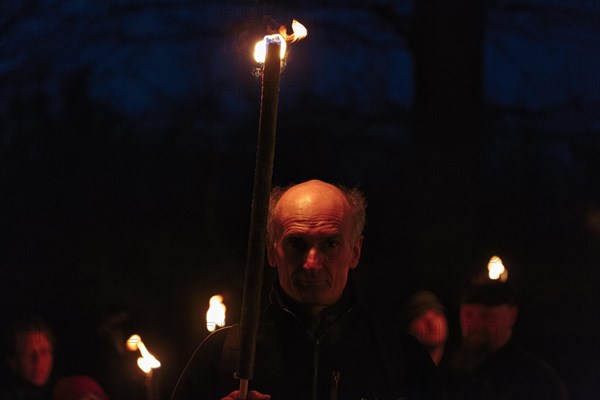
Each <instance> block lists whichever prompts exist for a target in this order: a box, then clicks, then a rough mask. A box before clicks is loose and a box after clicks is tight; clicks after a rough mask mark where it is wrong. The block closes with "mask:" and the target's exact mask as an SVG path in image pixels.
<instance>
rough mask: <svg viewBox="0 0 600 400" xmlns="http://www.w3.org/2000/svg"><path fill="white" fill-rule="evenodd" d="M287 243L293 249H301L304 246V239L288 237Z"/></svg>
mask: <svg viewBox="0 0 600 400" xmlns="http://www.w3.org/2000/svg"><path fill="white" fill-rule="evenodd" d="M287 245H288V246H289V247H290V248H291V249H294V250H302V249H304V247H306V246H305V244H304V241H303V240H302V239H300V238H289V239H288V240H287Z"/></svg>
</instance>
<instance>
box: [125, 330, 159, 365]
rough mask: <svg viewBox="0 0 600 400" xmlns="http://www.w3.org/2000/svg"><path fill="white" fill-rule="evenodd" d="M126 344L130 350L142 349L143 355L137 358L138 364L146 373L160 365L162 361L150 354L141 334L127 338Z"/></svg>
mask: <svg viewBox="0 0 600 400" xmlns="http://www.w3.org/2000/svg"><path fill="white" fill-rule="evenodd" d="M126 346H127V349H128V350H129V351H136V350H139V351H140V354H141V355H142V356H141V357H139V358H138V359H137V364H138V367H140V369H141V370H142V371H144V372H145V373H146V374H148V373H150V372H151V371H152V370H153V369H156V368H159V367H160V361H158V360H157V359H156V358H155V357H154V356H153V355H152V354H150V352H149V351H148V349H147V348H146V345H144V342H142V338H141V337H140V336H139V335H131V337H130V338H129V339H127V344H126Z"/></svg>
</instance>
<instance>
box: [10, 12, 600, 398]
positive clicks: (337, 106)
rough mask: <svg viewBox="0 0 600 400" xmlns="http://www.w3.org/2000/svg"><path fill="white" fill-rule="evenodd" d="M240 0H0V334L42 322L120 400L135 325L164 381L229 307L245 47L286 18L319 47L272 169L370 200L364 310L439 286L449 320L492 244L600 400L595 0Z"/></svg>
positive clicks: (244, 180) (532, 319) (236, 279)
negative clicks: (127, 340) (208, 320)
mask: <svg viewBox="0 0 600 400" xmlns="http://www.w3.org/2000/svg"><path fill="white" fill-rule="evenodd" d="M248 3H249V2H243V1H239V2H238V1H221V2H212V1H186V0H178V1H160V0H159V1H118V2H90V1H66V0H63V1H60V0H56V1H49V0H46V1H31V2H16V1H8V2H3V3H2V5H0V15H2V17H0V54H2V56H1V57H0V88H1V90H0V226H1V230H0V233H1V234H2V236H0V238H1V239H2V240H1V243H0V257H1V258H0V263H1V264H2V268H1V270H0V285H1V294H0V310H1V312H2V315H3V318H2V320H3V324H7V323H8V322H9V321H10V320H11V319H12V318H15V317H16V316H18V315H21V314H23V313H27V312H35V313H37V314H40V315H42V316H44V317H45V318H46V319H47V320H48V321H49V322H50V323H51V324H52V325H53V326H54V327H55V328H56V330H57V333H58V336H59V338H60V342H59V346H60V347H59V360H58V361H59V367H60V368H62V370H63V371H64V372H65V373H88V374H92V375H94V376H96V377H98V379H99V380H101V382H102V383H103V384H104V385H105V386H106V387H107V388H108V389H111V390H113V393H112V394H113V398H114V400H119V399H121V398H122V399H124V400H132V397H137V396H139V391H140V390H142V389H143V387H142V386H141V385H143V377H142V376H141V375H140V373H139V372H138V371H137V369H136V368H137V367H135V365H134V360H133V358H132V355H130V354H126V355H123V354H119V353H118V352H117V351H116V350H115V348H114V347H111V345H110V341H111V340H113V339H114V338H119V339H118V340H117V341H118V342H119V343H122V341H123V340H122V339H123V337H126V336H127V335H129V334H131V333H133V332H138V333H140V334H141V335H142V338H143V339H145V342H146V343H147V344H148V346H149V347H150V350H151V351H153V350H154V352H155V353H156V354H157V356H158V358H160V359H161V360H162V361H163V368H162V370H161V374H162V377H161V378H160V379H162V386H163V390H164V391H165V393H166V392H168V389H169V388H170V387H171V386H172V384H173V379H174V377H175V376H176V374H177V373H178V372H179V370H180V369H181V368H182V366H183V363H184V361H185V359H186V358H187V355H188V354H189V352H190V350H191V349H192V348H193V347H194V346H195V344H196V343H198V342H199V340H200V339H201V338H202V337H204V335H205V334H206V333H205V331H204V329H203V324H204V321H203V316H204V313H205V310H206V307H207V306H208V299H209V297H210V296H211V295H212V294H214V293H223V294H224V295H225V302H226V304H227V305H228V306H229V310H230V314H229V321H231V322H235V321H237V319H238V318H239V308H240V301H241V291H242V287H243V269H244V259H245V251H246V240H247V239H246V238H247V232H248V219H249V211H250V196H251V190H252V175H253V170H254V156H255V146H256V131H257V129H256V128H257V125H258V106H259V94H260V80H259V78H257V76H256V75H255V72H256V71H255V68H256V65H255V64H254V63H253V61H252V59H251V55H250V51H251V48H252V46H253V44H254V41H255V40H257V39H259V38H260V37H262V35H264V33H265V26H266V23H265V21H266V18H265V17H264V16H269V17H272V18H274V19H276V20H277V21H278V22H280V23H286V24H289V23H290V21H291V18H297V19H299V20H300V21H301V22H302V23H304V24H305V25H306V26H307V28H308V30H309V36H308V38H307V39H305V40H304V41H302V42H299V43H296V44H294V45H292V47H291V49H290V53H289V54H288V59H287V65H286V66H285V69H284V71H283V74H282V80H281V94H280V107H279V121H278V133H277V134H278V139H277V149H276V157H275V167H274V178H273V180H274V183H276V184H287V183H289V182H292V181H301V180H304V179H309V178H314V177H316V178H321V179H324V180H331V181H335V182H339V183H342V184H345V185H348V186H354V185H359V186H360V187H361V188H362V189H363V190H364V191H365V193H366V195H367V198H368V201H369V206H368V215H369V218H368V225H367V230H366V239H365V243H364V250H363V258H362V261H361V267H360V268H359V269H358V270H356V271H355V274H354V276H353V277H352V279H353V281H354V283H355V285H356V286H357V287H358V289H359V291H360V292H361V295H362V296H364V299H365V301H366V302H367V303H368V304H369V305H372V306H374V307H375V306H377V307H379V310H380V311H378V313H379V314H380V315H382V316H386V318H396V317H397V316H398V315H397V314H398V312H397V310H398V307H399V306H400V305H401V303H402V301H403V300H404V299H406V298H407V297H408V296H409V295H410V293H411V292H413V291H415V290H417V289H419V288H430V289H433V290H435V291H436V292H438V293H439V294H440V296H441V297H442V299H443V300H444V302H445V303H446V304H447V307H448V309H449V312H450V316H451V317H455V316H456V315H455V313H456V302H457V299H458V298H459V295H460V290H461V287H462V286H463V285H464V283H465V282H467V281H468V279H469V278H470V277H471V276H472V275H473V274H475V273H477V272H478V271H480V270H481V269H483V268H485V265H486V263H487V260H488V259H489V257H491V256H492V255H494V254H498V255H500V256H501V257H502V258H503V260H504V261H505V264H506V265H507V267H508V269H509V274H510V275H509V277H510V278H511V279H512V282H513V283H514V284H515V286H517V288H518V289H519V290H520V293H521V299H522V301H523V305H522V307H521V320H520V322H519V327H518V330H517V336H518V337H519V338H520V339H521V340H522V341H523V342H524V343H525V344H527V345H528V346H529V347H530V348H531V349H532V351H534V352H536V353H538V354H540V355H541V356H542V357H544V358H545V359H547V360H548V361H549V362H550V363H551V364H552V365H553V366H554V367H555V368H557V370H558V371H559V373H560V374H561V375H562V376H563V377H564V379H565V381H566V382H567V384H568V385H569V389H570V390H571V392H572V395H573V398H574V399H588V398H591V397H593V393H596V395H597V393H598V379H597V378H598V373H599V365H598V361H597V358H598V357H597V356H600V354H599V351H598V334H599V325H600V324H599V320H598V305H599V298H598V290H597V287H598V281H599V280H598V265H600V258H599V254H598V253H599V250H598V249H599V248H600V246H598V244H599V238H600V183H599V182H600V179H598V178H599V176H598V175H599V171H600V165H599V161H598V160H599V159H600V157H599V154H600V132H599V128H600V120H599V115H600V111H599V110H600V106H599V104H600V98H599V96H600V78H599V75H598V71H599V70H600V55H599V54H600V51H599V50H600V47H599V39H598V38H599V36H598V26H597V21H598V17H599V16H600V11H599V7H598V2H597V1H593V0H583V1H573V0H554V1H548V0H546V1H537V0H514V1H499V0H496V1H486V2H483V3H482V4H484V5H485V8H484V9H481V10H479V14H478V11H477V9H476V8H474V7H467V8H465V9H462V8H461V4H462V5H465V4H466V2H465V1H463V0H461V1H456V2H446V3H445V2H439V1H433V0H429V1H424V2H423V3H422V4H424V5H425V6H424V7H423V9H422V10H421V11H420V12H422V13H423V14H422V15H421V14H418V12H417V11H416V10H414V9H413V8H414V7H413V2H410V1H384V0H378V1H371V2H342V1H325V2H323V1H321V2H316V1H305V2H302V4H300V2H298V4H296V2H285V4H284V5H279V6H273V5H272V4H271V3H265V2H255V3H254V5H253V6H249V5H248ZM427 6H432V7H431V8H428V7H427ZM465 10H468V11H465ZM419 15H421V16H422V17H418V16H419ZM436 18H438V19H437V20H436ZM432 21H433V22H432ZM436 21H437V22H436ZM470 27H474V28H473V29H474V32H479V33H478V34H477V35H475V36H473V35H471V33H470V31H469V29H470ZM478 29H479V30H478ZM471 89H473V90H471ZM415 99H417V100H415ZM419 99H421V100H419ZM266 272H267V274H266V283H265V288H266V289H268V286H269V284H270V283H269V282H270V281H271V280H272V279H273V277H274V274H273V271H270V270H267V271H266ZM266 289H265V290H266ZM4 316H6V317H4ZM111 321H112V322H111ZM107 327H111V328H110V329H109V328H107ZM454 328H456V326H454ZM109 331H110V333H107V332H109ZM454 334H456V332H454ZM119 335H121V336H122V337H119ZM108 370H110V371H113V370H116V371H118V373H116V374H109V373H107V372H106V371H108ZM119 379H122V381H119ZM123 382H128V383H126V384H123ZM119 386H121V387H123V386H128V387H132V388H133V389H132V390H133V391H134V392H135V391H137V392H136V393H133V392H132V393H120V392H119V391H118V390H117V389H116V388H117V387H119Z"/></svg>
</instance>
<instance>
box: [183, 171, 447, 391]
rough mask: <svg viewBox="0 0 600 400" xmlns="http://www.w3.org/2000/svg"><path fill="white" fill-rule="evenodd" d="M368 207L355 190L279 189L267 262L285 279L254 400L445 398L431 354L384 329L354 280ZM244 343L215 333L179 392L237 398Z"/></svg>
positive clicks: (264, 342)
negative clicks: (238, 365)
mask: <svg viewBox="0 0 600 400" xmlns="http://www.w3.org/2000/svg"><path fill="white" fill-rule="evenodd" d="M365 208H366V203H365V199H364V196H363V195H362V193H360V192H359V191H358V190H356V189H346V188H344V187H341V186H335V185H332V184H329V183H326V182H323V181H319V180H311V181H307V182H303V183H300V184H298V185H293V186H290V187H288V188H285V189H282V188H275V189H274V190H273V193H272V194H271V204H270V209H269V219H268V225H267V258H268V262H269V265H270V266H271V267H273V268H275V269H276V270H277V275H278V279H277V281H276V283H275V285H274V287H273V289H272V292H271V303H270V304H269V306H268V307H267V308H266V310H265V311H264V312H263V313H262V315H261V320H260V324H259V331H258V339H257V344H256V362H255V368H254V379H253V380H252V381H251V383H250V384H251V388H252V389H255V390H253V391H252V392H251V398H253V399H269V398H272V399H275V400H277V399H285V400H296V399H297V400H300V399H313V400H321V399H328V400H329V399H379V400H383V399H391V400H396V399H434V398H438V396H439V383H438V380H437V376H436V371H435V367H434V366H433V363H432V362H431V359H430V358H429V356H428V354H427V353H426V352H425V350H424V349H423V348H422V347H421V346H420V345H419V344H418V343H417V342H416V340H415V339H414V338H412V337H411V336H409V335H406V334H403V333H400V332H384V331H383V330H381V329H380V328H379V325H378V324H377V322H376V321H374V320H373V319H372V318H370V316H369V315H368V314H367V312H366V311H365V310H364V309H363V308H362V307H361V306H360V305H359V303H358V300H357V298H356V297H357V296H356V293H355V292H354V291H353V290H352V288H351V286H349V285H348V274H349V271H350V270H352V269H354V268H356V267H357V266H358V262H359V260H360V254H361V248H362V243H363V236H362V232H363V228H364V225H365V215H366V214H365ZM238 349H239V329H238V326H237V325H234V326H232V327H228V328H225V329H221V330H218V331H216V332H215V333H213V334H212V335H210V336H209V337H208V338H207V339H206V340H205V341H204V342H203V343H202V344H201V345H200V347H199V348H198V349H197V350H196V352H195V354H194V356H193V357H192V360H191V361H190V363H189V364H188V367H187V368H186V370H185V371H184V373H183V375H182V377H181V379H180V382H179V384H178V387H177V388H176V390H175V392H174V396H173V398H174V399H176V400H192V399H194V400H198V399H211V400H212V399H215V398H223V399H227V400H229V399H235V398H236V396H237V394H238V393H237V391H235V390H234V389H235V388H236V386H237V384H238V383H237V381H235V380H234V379H233V373H234V371H235V369H236V362H237V354H238ZM227 393H229V394H227ZM223 396H225V397H223Z"/></svg>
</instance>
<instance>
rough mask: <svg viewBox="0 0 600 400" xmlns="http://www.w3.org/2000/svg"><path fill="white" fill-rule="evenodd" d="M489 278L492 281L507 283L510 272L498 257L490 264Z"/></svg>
mask: <svg viewBox="0 0 600 400" xmlns="http://www.w3.org/2000/svg"><path fill="white" fill-rule="evenodd" d="M487 268H488V276H489V277H490V279H491V280H494V281H497V280H500V281H501V282H506V280H507V279H508V270H507V269H506V268H505V267H504V264H502V259H501V258H500V257H498V256H493V257H492V258H490V261H489V262H488V266H487Z"/></svg>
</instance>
